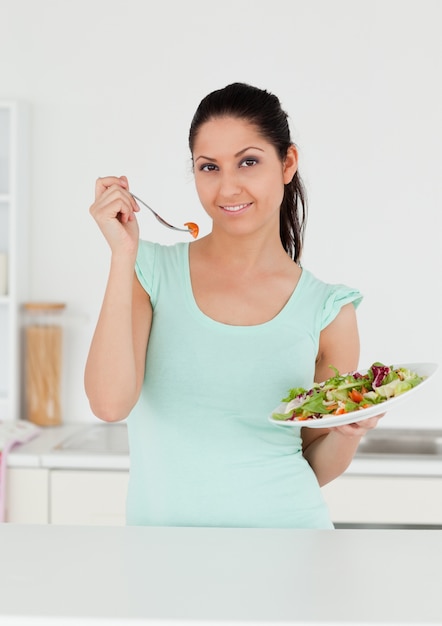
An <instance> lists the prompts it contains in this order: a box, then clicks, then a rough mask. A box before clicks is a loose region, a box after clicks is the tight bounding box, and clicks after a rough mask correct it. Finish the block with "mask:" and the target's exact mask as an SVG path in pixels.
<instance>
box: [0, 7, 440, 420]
mask: <svg viewBox="0 0 442 626" xmlns="http://www.w3.org/2000/svg"><path fill="white" fill-rule="evenodd" d="M441 19H442V2H440V0H332V1H330V0H286V1H285V0H273V1H272V2H269V0H253V1H251V0H249V1H248V2H247V1H246V2H238V1H237V0H223V2H220V3H211V2H206V1H205V0H186V1H185V2H167V1H162V2H151V1H149V0H76V2H66V1H62V0H59V1H58V2H57V1H56V0H0V98H17V99H22V100H25V101H28V102H29V103H30V104H31V107H32V136H31V155H32V179H31V192H32V194H31V197H32V202H31V215H30V221H31V231H32V238H31V241H30V258H31V263H30V268H29V271H30V277H31V281H30V284H31V290H30V294H29V298H30V299H38V300H45V299H46V300H57V301H58V300H61V301H65V302H67V304H68V308H69V310H70V312H71V314H72V318H73V319H72V322H71V324H70V325H69V327H68V330H67V333H66V352H67V354H66V365H65V378H66V379H67V381H68V385H67V388H66V394H65V396H66V397H65V421H75V420H78V421H89V420H92V419H93V417H92V415H91V413H90V410H89V407H88V404H87V401H86V398H85V395H84V391H83V367H84V362H85V358H86V354H87V350H88V346H89V342H90V339H91V335H92V332H93V328H94V324H95V320H96V317H97V315H98V311H99V306H100V302H101V297H102V294H103V289H104V282H105V279H106V274H107V264H108V252H107V248H106V244H105V243H104V242H103V241H102V238H101V235H100V234H99V232H98V229H97V227H96V226H95V223H94V222H93V220H92V218H90V216H89V214H88V207H89V205H90V204H91V202H92V199H93V192H94V182H95V179H96V177H97V176H102V175H107V174H123V173H124V174H126V175H127V176H128V177H129V179H130V183H131V186H132V190H133V191H134V192H135V193H138V194H139V195H140V196H141V197H142V198H144V199H145V200H146V201H148V202H149V203H151V204H152V206H153V207H155V208H157V209H158V211H160V212H162V213H163V214H164V215H165V216H166V217H167V218H169V219H170V221H172V222H176V223H177V224H181V223H183V222H184V221H187V220H193V221H196V222H198V223H199V224H200V225H201V226H202V230H203V232H206V231H207V229H208V226H209V225H208V221H207V219H206V218H205V216H204V215H203V212H202V209H200V208H199V205H198V201H197V198H196V194H195V192H194V189H193V181H192V175H191V172H190V160H189V155H188V152H187V132H188V127H189V123H190V119H191V117H192V115H193V112H194V110H195V108H196V106H197V104H198V102H199V100H200V99H201V98H202V97H203V96H204V95H205V94H206V93H208V92H209V91H211V90H212V89H215V88H218V87H222V86H224V85H225V84H227V83H229V82H233V81H236V80H241V81H246V82H250V83H253V84H256V85H257V86H260V87H265V88H267V89H270V90H272V91H274V92H275V93H276V94H277V95H278V96H279V97H280V99H281V101H282V103H283V105H284V107H285V108H286V110H288V112H289V113H290V116H291V121H292V128H293V132H294V139H295V141H296V142H297V144H298V145H299V147H300V154H301V173H303V175H304V179H305V181H306V183H307V187H308V191H309V197H310V218H309V227H308V235H307V242H306V253H305V256H304V265H305V266H307V267H309V269H311V270H312V271H314V272H315V273H316V274H317V275H318V276H319V277H321V278H323V279H325V280H329V281H330V282H344V283H347V284H351V285H353V286H357V287H359V288H360V289H361V290H362V291H363V292H364V294H365V300H364V302H363V304H362V305H361V307H360V309H359V319H360V330H361V341H362V354H361V366H367V365H369V364H370V363H371V362H372V361H373V360H382V361H385V362H387V363H390V362H396V363H398V362H416V361H438V362H439V361H440V362H442V341H441V329H440V321H439V320H440V309H441V286H440V278H439V272H440V268H441V256H442V253H441V247H442V246H441V243H440V238H441V228H440V227H441V217H440V213H441V208H442V207H441V204H442V202H441V200H442V189H441V171H442V124H441V111H442V93H441V80H440V77H441V76H442V42H441V37H440V24H441ZM141 230H142V236H143V237H145V238H152V239H154V240H157V241H160V242H172V241H174V240H176V239H177V238H175V237H174V235H173V234H171V233H170V231H166V230H165V229H162V228H161V226H159V225H157V223H156V222H155V221H154V220H153V218H151V217H150V216H149V215H147V214H146V215H143V216H142V217H141ZM179 238H180V237H178V239H179ZM441 382H442V379H441V373H439V374H438V375H437V377H436V378H435V379H434V380H433V381H431V382H430V383H429V384H428V387H427V389H428V391H431V390H433V392H434V393H436V390H437V385H439V386H440V384H441ZM430 385H431V387H430ZM275 400H276V401H277V400H278V399H277V398H276V399H275ZM416 413H418V415H415V414H416ZM414 417H418V419H419V421H420V422H422V423H423V424H424V425H441V424H442V422H441V418H442V410H441V408H440V403H439V402H437V401H436V402H434V401H433V400H432V399H427V394H424V393H423V392H422V395H419V394H416V396H415V399H414V400H413V402H411V401H410V403H407V404H406V405H404V406H403V407H402V409H401V410H400V411H399V410H396V411H392V412H391V413H390V414H389V415H388V416H387V418H385V421H384V424H385V425H389V426H394V425H401V424H403V423H407V424H411V423H413V420H414Z"/></svg>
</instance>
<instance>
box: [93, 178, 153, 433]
mask: <svg viewBox="0 0 442 626" xmlns="http://www.w3.org/2000/svg"><path fill="white" fill-rule="evenodd" d="M137 211H138V206H137V204H136V203H135V201H134V199H133V198H132V196H131V195H130V193H129V190H128V184H127V179H126V178H125V177H121V178H116V177H108V178H100V179H98V181H97V184H96V192H95V202H94V204H93V205H92V206H91V208H90V213H91V215H92V216H93V217H94V219H95V220H96V222H97V224H98V226H99V227H100V229H101V231H102V233H103V235H104V237H105V238H106V240H107V242H108V244H109V246H110V248H111V264H110V271H109V278H108V282H107V286H106V291H105V294H104V299H103V304H102V307H101V311H100V315H99V318H98V322H97V326H96V329H95V333H94V336H93V339H92V343H91V347H90V350H89V355H88V359H87V363H86V369H85V389H86V394H87V396H88V399H89V403H90V406H91V409H92V411H93V413H94V414H95V415H96V416H97V417H99V418H100V419H103V420H105V421H107V422H115V421H119V420H122V419H124V418H125V417H127V416H128V414H129V412H130V410H131V409H132V407H133V406H134V405H135V403H136V401H137V400H138V397H139V395H140V391H141V386H142V384H143V380H144V368H145V358H146V349H147V342H148V339H149V332H150V325H151V321H152V307H151V304H150V300H149V296H148V295H147V293H146V292H145V290H144V289H143V287H142V286H141V284H140V283H139V281H138V279H137V277H136V275H135V260H136V255H137V250H138V239H139V231H138V224H137V221H136V218H135V213H136V212H137Z"/></svg>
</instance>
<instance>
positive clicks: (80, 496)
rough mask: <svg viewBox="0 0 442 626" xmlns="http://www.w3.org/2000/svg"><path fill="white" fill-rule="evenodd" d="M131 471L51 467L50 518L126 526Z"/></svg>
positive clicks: (88, 523) (70, 521) (53, 520)
mask: <svg viewBox="0 0 442 626" xmlns="http://www.w3.org/2000/svg"><path fill="white" fill-rule="evenodd" d="M128 480H129V472H126V471H99V470H91V471H89V470H61V469H60V470H51V476H50V492H51V506H50V522H51V523H52V524H71V525H76V524H83V525H84V524H85V525H99V526H103V525H105V526H123V525H124V524H125V517H126V515H125V514H126V493H127V484H128Z"/></svg>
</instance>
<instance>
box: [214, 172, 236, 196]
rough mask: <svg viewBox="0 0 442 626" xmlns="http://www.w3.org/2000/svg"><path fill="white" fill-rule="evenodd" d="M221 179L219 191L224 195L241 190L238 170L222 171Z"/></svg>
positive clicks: (232, 194) (230, 194)
mask: <svg viewBox="0 0 442 626" xmlns="http://www.w3.org/2000/svg"><path fill="white" fill-rule="evenodd" d="M219 181H220V185H219V192H220V194H222V195H223V196H225V197H230V196H234V195H237V194H239V193H240V192H241V184H240V180H239V176H238V174H237V173H236V172H230V171H228V172H226V171H224V172H222V174H221V176H220V178H219Z"/></svg>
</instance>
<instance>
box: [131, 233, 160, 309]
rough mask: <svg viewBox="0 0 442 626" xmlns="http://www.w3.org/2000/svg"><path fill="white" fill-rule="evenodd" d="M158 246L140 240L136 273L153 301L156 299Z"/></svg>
mask: <svg viewBox="0 0 442 626" xmlns="http://www.w3.org/2000/svg"><path fill="white" fill-rule="evenodd" d="M156 254H157V245H156V244H154V243H152V242H150V241H144V240H142V239H140V241H139V243H138V252H137V259H136V262H135V272H136V275H137V278H138V280H139V281H140V283H141V285H142V287H143V288H144V289H145V290H146V292H147V293H148V294H149V296H150V298H151V300H154V299H155V283H156V281H155V261H156Z"/></svg>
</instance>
